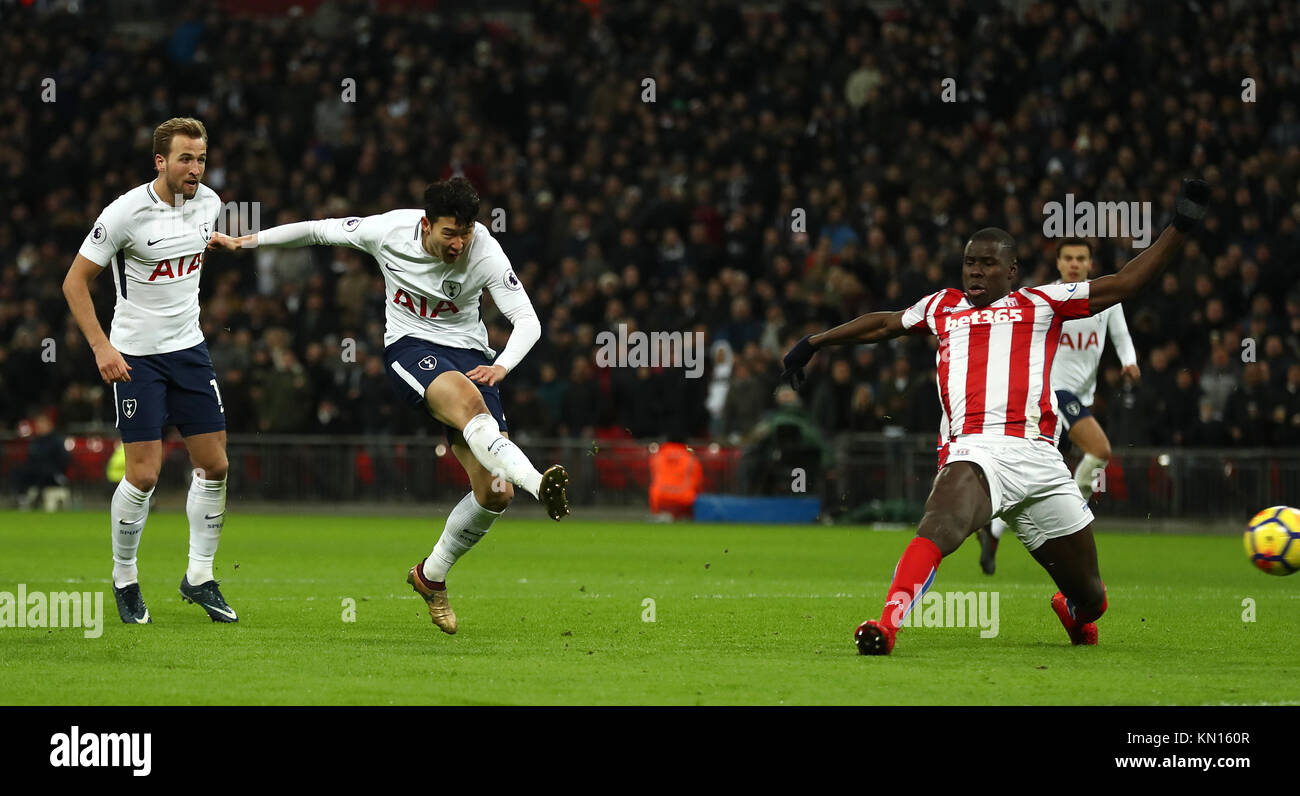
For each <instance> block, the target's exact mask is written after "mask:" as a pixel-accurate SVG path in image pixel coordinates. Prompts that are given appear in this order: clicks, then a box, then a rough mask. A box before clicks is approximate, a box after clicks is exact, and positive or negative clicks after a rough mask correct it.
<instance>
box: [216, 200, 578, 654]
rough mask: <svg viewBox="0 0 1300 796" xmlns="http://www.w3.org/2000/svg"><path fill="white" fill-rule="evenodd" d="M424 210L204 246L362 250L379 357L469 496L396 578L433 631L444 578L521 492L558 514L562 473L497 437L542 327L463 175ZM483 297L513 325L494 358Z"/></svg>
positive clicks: (299, 226)
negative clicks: (511, 379)
mask: <svg viewBox="0 0 1300 796" xmlns="http://www.w3.org/2000/svg"><path fill="white" fill-rule="evenodd" d="M424 203H425V207H424V209H411V210H393V211H390V212H387V213H383V214H381V215H375V216H366V217H364V218H359V217H353V218H327V219H322V220H319V221H302V222H298V223H294V224H285V225H283V226H279V227H272V228H271V229H268V230H264V231H262V232H259V233H256V234H251V235H244V236H242V237H239V238H231V237H227V236H225V235H220V234H218V235H217V236H215V237H214V238H213V240H212V244H211V245H212V246H213V247H214V248H223V249H227V250H230V251H235V250H238V249H240V248H245V247H254V246H348V247H350V248H353V249H357V250H359V251H363V252H366V253H368V254H370V255H371V256H372V257H374V258H375V260H376V261H377V262H378V263H379V267H380V270H381V271H382V272H383V275H384V291H385V295H384V299H385V307H386V310H385V324H384V326H385V328H384V358H385V361H386V363H387V372H388V376H389V381H390V383H391V384H392V385H393V388H394V389H395V390H396V391H397V393H398V395H399V396H400V397H401V398H402V399H403V400H404V401H407V402H408V403H410V404H411V405H413V406H416V407H423V408H425V409H427V411H428V413H429V414H430V415H432V416H433V418H434V419H436V420H437V421H438V422H439V423H442V424H443V425H444V426H446V433H447V438H448V440H449V442H450V443H451V449H452V451H453V452H454V453H455V454H456V458H457V460H459V461H460V463H461V466H462V467H464V468H465V472H466V473H468V474H469V479H470V484H471V486H472V487H473V489H472V490H471V491H470V492H469V494H467V495H465V497H463V498H462V499H461V501H460V503H458V504H457V505H456V507H455V508H454V509H452V511H451V514H450V516H448V517H447V522H446V526H445V527H444V529H443V532H442V535H441V537H440V538H439V539H438V542H437V544H436V545H435V546H434V548H433V552H432V553H430V554H429V556H428V557H427V558H425V559H424V560H423V561H421V562H420V563H419V564H416V565H415V566H414V567H411V570H410V572H408V573H407V577H406V580H407V582H408V583H410V584H411V586H412V587H413V588H414V589H415V591H416V592H417V593H418V594H419V595H420V596H421V597H423V598H424V599H425V602H427V603H428V606H429V616H430V617H431V618H432V619H433V623H434V624H435V625H437V626H438V627H439V629H441V630H442V631H443V632H444V633H455V632H456V628H457V622H456V614H455V612H454V611H452V609H451V605H450V604H449V602H448V600H447V585H446V578H447V572H448V570H450V569H451V567H452V565H453V564H455V563H456V561H457V559H459V558H460V557H461V556H463V555H464V554H465V553H467V552H469V550H470V548H472V547H473V546H474V545H475V544H477V543H478V541H479V540H480V539H482V538H483V535H484V534H486V533H487V532H488V529H490V528H491V527H492V523H494V522H495V521H496V519H497V518H498V517H500V516H501V513H502V512H504V511H505V510H506V507H507V506H509V505H510V500H511V499H512V498H513V496H514V490H513V489H512V488H511V485H514V486H517V487H520V488H521V489H523V490H524V491H526V492H528V493H529V494H531V495H532V496H533V497H535V498H537V499H538V500H539V501H541V502H542V503H543V504H544V505H545V506H546V511H547V513H548V514H549V515H550V517H551V519H554V520H558V519H560V518H561V517H563V516H565V515H566V514H568V513H569V503H568V496H567V494H566V489H567V486H568V482H569V476H568V474H567V473H566V472H565V470H564V468H563V467H562V466H560V465H558V464H556V465H553V466H552V467H550V468H549V469H547V470H546V472H545V473H540V472H538V471H537V469H536V468H534V467H533V465H532V463H531V462H529V461H528V457H527V456H525V455H524V452H523V451H521V450H520V449H519V447H518V446H517V445H515V443H513V442H511V441H510V439H509V438H508V437H507V435H506V419H505V415H504V413H503V412H502V410H501V394H500V391H499V389H498V387H497V385H498V384H499V383H500V382H501V380H502V379H504V378H505V377H506V374H507V373H509V372H510V370H511V369H512V368H514V366H515V365H517V364H519V362H520V361H521V360H522V359H523V358H524V355H525V354H527V353H528V351H529V349H531V348H532V347H533V344H534V343H536V342H537V340H538V339H539V338H540V337H541V332H542V328H541V323H540V322H539V321H538V319H537V314H536V312H534V311H533V305H532V302H531V301H529V300H528V294H527V293H525V292H524V287H523V285H522V284H520V282H519V278H518V277H516V276H515V272H514V270H513V269H512V268H511V267H510V260H509V259H508V258H507V257H506V255H505V252H503V251H502V250H501V244H500V243H498V242H497V241H496V239H494V238H493V237H492V235H491V234H490V233H489V232H488V230H487V227H485V226H483V225H482V224H480V223H478V222H477V221H475V220H474V219H475V217H476V216H477V215H478V210H479V197H478V193H477V192H475V190H474V187H473V186H472V185H470V183H469V182H468V181H467V180H465V179H463V178H453V179H450V180H446V181H444V182H439V183H435V184H433V185H430V186H429V187H428V189H427V190H426V191H425V194H424ZM484 290H487V291H488V292H489V293H491V294H492V300H493V302H494V303H495V304H496V306H497V308H498V309H500V310H501V312H502V313H503V314H504V315H505V316H506V317H507V318H508V319H509V320H510V322H511V323H512V324H513V325H514V329H513V331H512V332H511V334H510V339H509V341H508V342H507V343H506V347H505V349H504V350H503V351H502V352H501V355H500V356H497V354H496V352H495V351H493V350H492V349H491V348H490V347H489V346H488V336H487V329H486V327H484V325H483V320H482V311H481V310H480V308H479V299H480V296H481V295H482V293H483V291H484Z"/></svg>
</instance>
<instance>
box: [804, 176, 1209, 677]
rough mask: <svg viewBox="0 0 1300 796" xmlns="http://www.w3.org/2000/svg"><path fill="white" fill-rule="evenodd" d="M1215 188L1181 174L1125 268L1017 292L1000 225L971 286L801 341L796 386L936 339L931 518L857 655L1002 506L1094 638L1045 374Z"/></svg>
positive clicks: (1101, 593) (1168, 256) (1069, 618)
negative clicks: (871, 348)
mask: <svg viewBox="0 0 1300 796" xmlns="http://www.w3.org/2000/svg"><path fill="white" fill-rule="evenodd" d="M1209 198H1210V187H1209V185H1207V184H1206V183H1205V182H1203V181H1201V180H1184V181H1183V188H1182V191H1181V192H1180V193H1179V196H1178V200H1177V202H1176V204H1175V207H1174V221H1173V225H1172V226H1171V227H1169V228H1167V229H1165V231H1164V232H1162V233H1161V235H1160V237H1159V238H1158V239H1157V240H1156V242H1155V243H1154V244H1152V245H1151V246H1150V247H1149V248H1147V249H1146V250H1145V251H1143V252H1142V253H1141V254H1139V255H1138V256H1137V257H1136V258H1134V259H1133V260H1132V261H1130V262H1129V263H1128V265H1127V266H1126V267H1125V268H1124V269H1123V270H1121V271H1120V272H1119V273H1117V274H1113V275H1110V276H1103V277H1101V278H1100V279H1097V280H1095V281H1093V282H1091V283H1089V282H1078V283H1073V284H1068V285H1046V286H1044V287H1041V288H1021V289H1020V290H1015V291H1012V290H1011V285H1012V284H1013V283H1014V281H1015V279H1016V276H1017V271H1018V267H1017V264H1016V258H1015V251H1016V245H1015V240H1014V239H1013V238H1012V237H1011V236H1010V235H1008V234H1007V233H1006V232H1004V231H1002V230H1000V229H991V228H990V229H982V230H980V231H979V232H976V233H975V234H974V235H973V236H971V240H970V242H969V243H967V245H966V251H965V255H964V257H963V263H962V283H963V286H964V288H965V290H964V291H960V290H955V289H951V288H949V289H947V290H942V291H939V292H938V293H934V294H932V295H930V296H926V297H925V298H923V299H921V301H919V302H917V303H916V304H914V305H912V306H911V307H910V308H908V309H906V310H903V311H900V312H873V313H868V314H867V315H863V316H862V317H860V318H857V319H855V320H852V321H849V322H848V323H846V324H842V325H840V326H837V327H836V328H834V329H831V330H829V331H826V332H822V333H820V334H814V335H809V336H808V337H805V338H803V339H802V340H800V341H799V342H798V344H796V345H795V347H794V348H793V349H791V350H790V352H789V353H788V354H786V356H785V372H784V373H783V374H782V376H783V378H786V379H787V380H789V381H790V382H791V384H792V385H793V386H794V387H795V388H796V389H798V386H799V384H800V383H801V382H802V381H803V368H804V366H805V365H806V364H807V363H808V361H809V360H810V359H812V357H813V355H814V354H815V353H816V351H817V349H819V348H821V347H823V346H827V345H851V344H857V343H877V342H880V341H882V340H887V339H889V338H892V337H900V336H902V335H904V334H908V333H930V334H934V335H936V336H938V338H939V353H938V356H937V364H938V369H939V374H938V375H939V378H938V389H939V398H940V401H941V402H942V404H943V422H942V426H941V430H940V436H941V438H943V439H944V440H945V441H946V442H945V444H944V446H943V452H942V454H941V455H940V458H939V468H940V469H939V474H938V475H937V476H935V479H934V486H933V488H932V489H931V491H930V497H929V498H928V499H927V500H926V504H925V515H924V516H923V517H922V518H921V522H920V525H918V526H917V529H916V534H917V535H916V538H915V539H913V540H912V541H911V543H910V544H909V545H908V547H907V550H905V551H904V552H903V555H902V557H901V558H900V559H899V561H898V565H897V566H896V567H895V568H894V576H893V579H892V582H891V583H890V586H889V592H888V593H887V601H886V603H885V606H884V610H883V611H882V612H881V617H880V619H879V621H877V620H874V619H872V620H867V621H866V622H863V623H862V624H861V625H859V626H858V629H857V632H856V633H855V634H854V640H855V642H856V643H857V647H858V652H860V653H861V654H863V655H887V654H889V653H890V652H891V651H892V650H893V649H894V641H895V639H896V637H897V635H898V630H899V628H900V627H901V626H902V624H903V622H904V621H905V620H906V619H907V615H908V614H909V613H910V612H911V610H912V607H913V606H914V605H915V604H916V601H917V600H919V599H920V598H921V597H922V596H923V595H924V594H925V592H926V590H927V589H929V588H930V586H931V585H932V584H933V583H934V578H935V575H936V573H937V572H938V567H939V562H940V561H941V560H942V559H943V558H944V557H945V556H947V555H948V554H949V553H952V552H953V551H954V550H956V549H957V548H958V547H959V546H961V543H962V542H963V541H964V540H965V539H966V537H967V536H970V535H971V534H972V533H975V532H976V531H977V530H978V529H979V528H981V527H983V526H984V525H986V524H987V523H988V521H989V519H990V518H991V517H993V516H996V515H1001V516H1003V517H1005V518H1007V519H1008V521H1009V524H1010V525H1012V527H1013V528H1014V529H1015V532H1016V535H1017V536H1018V537H1020V539H1021V541H1022V542H1024V544H1025V547H1026V548H1027V549H1028V550H1029V552H1030V554H1031V555H1032V556H1033V557H1034V559H1035V560H1036V561H1038V563H1039V564H1041V565H1042V567H1043V569H1045V570H1047V573H1048V574H1049V575H1050V576H1051V577H1052V579H1053V580H1054V581H1055V582H1056V585H1057V587H1058V588H1059V589H1060V591H1058V592H1057V593H1056V594H1055V595H1053V596H1052V601H1051V604H1052V610H1053V611H1054V612H1055V613H1056V616H1057V618H1058V619H1059V620H1060V622H1061V624H1062V625H1063V626H1064V627H1065V630H1066V633H1067V634H1068V635H1069V637H1070V642H1071V643H1072V644H1096V643H1097V625H1096V621H1097V619H1099V618H1100V617H1101V615H1102V614H1103V613H1105V611H1106V587H1105V585H1104V584H1103V583H1102V580H1101V572H1100V570H1099V568H1098V566H1097V546H1096V543H1095V541H1094V540H1093V536H1092V512H1091V511H1090V510H1089V509H1088V502H1087V501H1086V500H1084V499H1083V496H1082V494H1080V492H1079V488H1078V485H1077V484H1075V482H1074V479H1073V478H1072V477H1071V474H1070V471H1069V469H1067V468H1066V466H1065V460H1064V459H1062V458H1061V453H1060V451H1059V450H1057V448H1056V410H1057V407H1056V397H1055V395H1054V394H1053V393H1052V390H1051V384H1050V381H1049V377H1050V374H1051V365H1052V359H1053V354H1054V353H1055V349H1056V347H1057V346H1058V345H1059V343H1060V324H1061V323H1062V322H1063V321H1064V320H1066V319H1069V318H1081V317H1085V316H1087V315H1091V314H1094V313H1100V312H1102V311H1103V310H1105V309H1106V308H1107V307H1110V306H1113V305H1115V304H1118V303H1119V302H1120V301H1123V300H1124V299H1126V298H1128V297H1130V296H1132V295H1133V294H1134V293H1136V292H1137V290H1138V289H1139V288H1141V287H1142V286H1143V285H1146V284H1147V283H1148V282H1150V281H1151V280H1152V279H1153V278H1154V277H1155V276H1156V275H1157V274H1159V273H1160V272H1161V271H1162V270H1164V268H1165V266H1166V265H1167V264H1168V263H1169V262H1171V261H1172V260H1173V259H1174V257H1175V256H1176V255H1177V254H1178V252H1179V251H1181V250H1182V247H1183V243H1184V241H1185V240H1186V238H1185V235H1186V234H1187V233H1189V232H1191V231H1193V230H1195V229H1197V228H1198V227H1199V226H1200V224H1201V221H1202V219H1203V218H1204V216H1205V212H1206V209H1207V208H1208V204H1209Z"/></svg>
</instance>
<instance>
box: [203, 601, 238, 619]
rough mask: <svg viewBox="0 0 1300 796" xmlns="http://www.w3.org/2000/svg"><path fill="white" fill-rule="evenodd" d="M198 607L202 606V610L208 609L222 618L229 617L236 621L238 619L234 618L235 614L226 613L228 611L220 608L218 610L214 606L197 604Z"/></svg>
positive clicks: (231, 612) (232, 612)
mask: <svg viewBox="0 0 1300 796" xmlns="http://www.w3.org/2000/svg"><path fill="white" fill-rule="evenodd" d="M199 605H201V606H203V607H204V608H206V609H208V610H209V611H216V612H217V613H219V614H221V615H222V616H228V617H230V618H231V619H238V618H239V617H237V616H235V612H234V611H228V610H225V609H222V608H218V607H217V606H215V605H208V604H207V603H199Z"/></svg>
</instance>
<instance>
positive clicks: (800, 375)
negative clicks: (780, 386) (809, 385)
mask: <svg viewBox="0 0 1300 796" xmlns="http://www.w3.org/2000/svg"><path fill="white" fill-rule="evenodd" d="M811 338H812V335H808V336H807V337H805V338H803V339H802V340H800V341H799V342H797V343H795V344H794V348H791V349H790V353H788V354H786V355H785V359H784V360H783V361H782V363H783V364H784V365H785V370H783V371H782V372H781V379H782V380H783V381H784V382H785V383H786V384H789V385H790V386H791V387H793V388H794V389H795V390H796V391H798V390H799V388H800V387H802V386H803V382H804V379H805V378H806V377H805V375H804V372H803V366H804V365H807V364H808V360H810V359H812V358H813V354H815V353H817V349H815V348H813V347H812V343H811V342H809V340H810V339H811Z"/></svg>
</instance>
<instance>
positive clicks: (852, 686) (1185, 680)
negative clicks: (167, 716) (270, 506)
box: [0, 507, 1300, 705]
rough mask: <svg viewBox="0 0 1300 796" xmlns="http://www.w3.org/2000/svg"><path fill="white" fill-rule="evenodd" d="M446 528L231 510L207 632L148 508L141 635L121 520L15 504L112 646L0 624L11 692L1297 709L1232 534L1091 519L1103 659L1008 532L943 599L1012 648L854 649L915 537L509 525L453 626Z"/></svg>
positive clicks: (464, 567)
mask: <svg viewBox="0 0 1300 796" xmlns="http://www.w3.org/2000/svg"><path fill="white" fill-rule="evenodd" d="M1098 525H1099V526H1104V525H1105V521H1104V520H1103V521H1101V522H1099V523H1098ZM441 526H442V519H441V517H433V516H431V517H429V518H427V519H421V518H410V517H401V518H399V517H344V516H331V515H321V516H253V515H241V514H239V513H238V509H237V507H235V510H234V511H232V513H231V514H230V516H229V520H228V522H227V525H226V530H225V536H224V538H223V541H222V548H221V552H220V555H219V556H218V560H217V576H218V578H219V579H220V580H221V582H222V590H223V591H224V593H225V595H226V598H227V599H228V600H229V601H230V603H231V605H232V606H233V607H234V608H235V609H236V610H237V611H238V612H239V614H240V623H239V624H238V625H216V624H212V623H211V622H210V621H209V620H208V618H207V616H206V615H205V614H204V613H203V612H202V610H201V609H199V608H198V607H197V606H193V605H189V604H186V603H183V602H182V601H181V599H180V596H179V595H178V593H177V590H176V588H177V585H178V584H179V582H180V579H181V575H182V574H183V572H184V567H185V563H186V558H185V555H186V549H187V548H186V545H187V539H188V532H187V531H186V525H185V518H184V515H183V514H181V513H180V512H175V511H171V512H155V513H154V514H153V515H152V516H151V517H150V519H149V523H148V526H147V527H146V529H145V532H144V539H143V544H142V547H141V558H140V572H141V587H142V589H143V592H144V596H145V599H146V600H147V602H148V605H149V608H150V612H151V614H152V616H153V620H154V624H152V625H149V626H143V627H140V626H133V627H127V626H124V625H122V624H121V622H120V621H119V620H118V618H117V612H116V609H115V608H114V604H113V599H112V592H111V590H110V588H109V583H108V575H109V569H110V567H111V564H110V559H109V552H110V551H109V539H108V517H107V513H106V512H101V513H93V512H86V513H71V514H60V515H43V514H16V513H0V544H2V545H3V547H2V548H0V550H2V551H3V552H0V591H8V592H11V593H12V592H16V590H17V585H18V584H20V583H22V584H26V588H27V590H28V592H33V591H44V592H54V591H70V590H95V591H103V592H104V594H105V603H104V611H105V617H104V618H105V622H104V630H103V635H102V636H101V637H100V638H97V639H87V638H84V637H83V633H82V631H81V630H80V629H53V630H49V629H37V628H14V627H5V628H0V704H10V705H12V704H37V705H39V704H46V705H51V704H59V705H99V704H107V705H135V704H144V705H153V704H184V705H194V704H212V705H230V704H234V705H246V704H277V705H280V704H312V705H315V704H349V705H352V704H380V705H388V704H392V705H464V704H548V705H551V704H555V705H588V704H673V705H679V704H686V705H695V704H712V705H743V704H764V705H770V704H791V705H793V704H832V705H840V704H940V705H986V704H994V705H999V704H1010V705H1017V704H1021V705H1023V704H1068V705H1073V704H1220V703H1229V704H1259V703H1267V704H1278V703H1285V704H1300V659H1298V657H1297V650H1298V649H1300V618H1298V617H1300V577H1294V578H1277V577H1269V576H1267V575H1264V574H1262V573H1260V572H1257V571H1256V570H1255V569H1254V568H1253V567H1251V566H1250V565H1249V563H1248V562H1247V561H1246V559H1245V556H1244V554H1243V551H1242V546H1241V540H1240V537H1239V536H1237V535H1231V536H1216V537H1212V536H1174V535H1130V534H1104V533H1103V534H1100V535H1099V536H1098V547H1099V551H1100V556H1101V564H1102V574H1103V577H1104V578H1105V580H1106V583H1107V586H1108V588H1109V594H1110V611H1109V612H1108V613H1107V615H1106V617H1105V618H1104V619H1103V620H1102V621H1101V623H1100V628H1101V644H1100V645H1099V646H1097V647H1091V648H1074V647H1071V646H1070V645H1069V643H1068V641H1067V639H1066V636H1065V633H1064V631H1063V630H1062V629H1061V627H1060V625H1059V623H1058V622H1057V620H1056V617H1055V615H1054V614H1052V613H1051V610H1050V608H1049V606H1048V600H1049V598H1050V596H1051V594H1052V593H1053V592H1054V591H1055V588H1054V587H1053V586H1051V584H1050V582H1049V580H1048V578H1047V576H1046V574H1045V573H1044V572H1042V571H1041V570H1040V569H1039V567H1038V566H1037V564H1035V563H1034V561H1033V560H1032V559H1031V558H1030V557H1029V555H1028V554H1027V553H1026V552H1025V551H1024V549H1023V548H1022V547H1021V546H1020V545H1019V544H1018V543H1016V542H1015V541H1014V540H1012V539H1008V540H1007V543H1006V544H1003V546H1002V550H1001V551H1000V553H1001V555H1000V560H999V568H998V573H997V574H996V575H995V576H993V577H987V576H984V575H983V574H982V573H980V571H979V569H978V566H977V557H978V545H976V544H975V541H974V539H971V540H969V541H968V543H967V544H966V545H965V546H964V547H963V548H962V549H961V550H959V551H958V552H957V553H955V554H954V555H952V556H950V557H949V558H948V559H947V560H946V561H945V562H944V564H943V566H942V567H941V568H940V570H939V575H938V578H937V580H936V583H935V586H934V589H935V590H937V591H971V590H976V591H978V590H984V591H997V592H998V593H999V609H1000V610H999V618H1000V623H999V633H998V635H997V637H995V638H988V639H985V638H980V636H979V630H978V628H969V627H966V628H929V627H924V628H910V629H904V631H903V632H902V634H901V635H900V637H899V643H898V647H897V648H896V649H895V651H894V654H893V655H892V656H890V657H886V658H864V657H861V656H859V655H857V653H856V649H855V647H854V645H853V640H852V633H853V629H854V628H855V627H856V626H857V624H858V623H859V622H860V621H861V620H863V619H866V618H868V617H874V616H878V615H879V611H880V607H881V602H882V600H883V597H884V592H885V589H886V587H887V586H888V579H889V576H890V574H891V572H892V570H893V567H894V563H895V562H896V561H897V558H898V555H899V553H901V552H902V550H903V548H904V546H905V545H906V543H907V540H908V539H909V538H910V534H906V533H900V532H873V531H870V530H867V529H863V528H824V527H783V526H768V527H751V526H735V525H689V524H688V525H671V526H669V525H652V524H641V523H597V522H583V521H580V520H573V521H566V522H564V523H561V524H556V523H551V522H549V521H545V520H543V521H533V520H528V519H518V518H516V519H510V518H507V519H505V520H503V521H502V522H500V523H499V524H498V525H497V526H496V527H495V528H494V529H493V531H492V532H491V533H490V534H489V535H488V536H487V537H486V538H485V539H484V541H483V542H482V543H481V544H480V545H479V546H478V547H477V548H476V549H475V550H474V551H473V552H472V553H470V554H469V555H468V556H466V557H465V558H464V559H462V560H461V562H460V563H459V564H458V565H457V567H456V569H455V570H453V572H452V577H451V579H450V581H449V585H450V588H451V599H452V606H453V607H454V608H455V609H456V611H457V613H458V615H459V617H460V632H459V633H458V634H457V635H456V636H445V635H443V634H441V633H439V632H438V631H437V629H436V628H435V627H434V626H433V625H432V624H431V623H430V622H429V618H428V615H427V613H426V611H425V607H424V603H423V601H421V600H420V599H419V598H418V597H417V596H416V595H415V594H414V593H413V592H412V591H411V589H410V587H409V586H407V584H406V583H405V576H406V571H407V569H408V568H409V567H410V566H411V565H412V564H414V563H415V562H416V561H418V560H419V559H420V558H421V557H423V555H425V554H426V553H427V551H428V550H429V548H430V547H431V546H432V544H433V542H434V540H435V539H436V536H437V534H438V532H439V531H440V530H441ZM647 599H650V600H653V601H654V603H653V619H654V621H646V620H647V619H649V618H650V611H649V609H648V605H649V604H648V603H646V602H645V601H646V600H647ZM1247 599H1249V600H1252V601H1253V604H1254V621H1243V613H1244V612H1245V611H1246V610H1247V609H1246V608H1244V607H1243V601H1245V600H1247ZM346 600H352V601H355V621H350V622H349V621H344V619H345V614H346V613H348V612H347V603H345V601H346Z"/></svg>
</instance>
